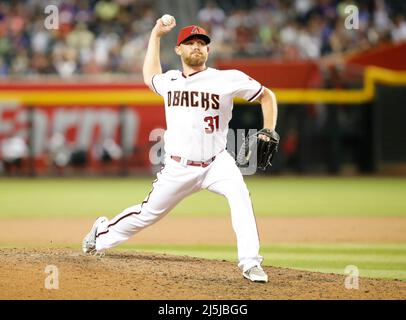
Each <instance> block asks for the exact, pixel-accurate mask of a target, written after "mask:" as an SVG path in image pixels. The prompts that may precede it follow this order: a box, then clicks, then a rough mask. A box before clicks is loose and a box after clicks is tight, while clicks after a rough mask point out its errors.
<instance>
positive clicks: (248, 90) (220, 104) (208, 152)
mask: <svg viewBox="0 0 406 320" xmlns="http://www.w3.org/2000/svg"><path fill="white" fill-rule="evenodd" d="M151 89H153V90H154V91H155V92H156V93H158V94H159V95H161V96H162V97H163V98H164V100H165V115H166V123H167V130H166V131H165V135H164V142H165V155H166V156H165V164H164V166H163V167H162V169H161V171H160V172H158V174H157V179H156V180H155V181H154V182H153V188H152V190H151V192H150V193H149V195H148V196H147V197H146V198H145V199H144V201H143V202H142V203H141V204H137V205H135V206H132V207H129V208H127V209H125V210H124V211H123V212H121V213H120V214H118V215H117V216H116V217H115V218H113V219H112V220H110V221H107V222H106V223H104V224H102V225H101V226H100V227H99V228H98V231H97V232H98V233H97V238H96V249H97V250H103V249H107V248H110V247H113V246H115V245H118V244H120V243H122V242H124V241H126V240H127V239H129V238H130V237H131V236H132V235H134V234H135V233H137V232H139V231H140V230H142V229H143V228H145V227H147V226H149V225H151V224H153V223H155V222H157V221H158V220H159V219H161V218H163V217H164V216H165V215H166V214H167V213H168V212H169V211H170V210H171V209H172V208H173V207H174V206H175V205H176V204H177V203H179V202H180V201H181V200H182V199H184V198H185V197H187V196H189V195H191V194H193V193H195V192H197V191H199V190H201V189H208V190H210V191H213V192H215V193H218V194H220V195H223V196H225V197H226V198H227V200H228V203H229V206H230V209H231V219H232V225H233V229H234V231H235V233H236V237H237V246H238V258H239V267H241V268H242V269H243V271H245V270H248V269H249V268H251V267H252V266H255V265H260V264H261V262H262V257H261V256H260V255H259V239H258V231H257V226H256V221H255V217H254V213H253V209H252V203H251V199H250V195H249V191H248V189H247V187H246V184H245V182H244V180H243V176H242V174H241V172H240V170H239V169H238V167H237V166H236V164H235V160H234V159H233V157H232V156H230V155H229V153H228V152H227V151H226V150H225V148H226V139H227V132H228V123H229V121H230V120H231V117H232V109H233V98H234V97H241V98H244V99H246V100H248V101H253V100H255V99H256V98H257V97H259V96H260V94H261V93H262V91H263V90H264V88H263V86H262V85H261V84H260V83H258V82H257V81H255V80H253V79H251V78H250V77H248V76H247V75H246V74H245V73H243V72H241V71H238V70H217V69H213V68H206V69H205V70H203V71H199V72H196V73H194V74H191V75H189V76H185V75H184V74H183V73H182V72H181V71H179V70H171V71H168V72H166V73H164V74H157V75H155V76H154V77H153V79H152V88H151Z"/></svg>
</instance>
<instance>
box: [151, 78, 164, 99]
mask: <svg viewBox="0 0 406 320" xmlns="http://www.w3.org/2000/svg"><path fill="white" fill-rule="evenodd" d="M165 79H166V74H165V73H158V74H156V75H154V76H153V77H152V80H151V84H152V89H153V90H154V91H155V92H156V93H158V94H159V95H160V96H162V97H163V96H164V95H165V86H166V85H165V83H166V80H165Z"/></svg>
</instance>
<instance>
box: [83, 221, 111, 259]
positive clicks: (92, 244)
mask: <svg viewBox="0 0 406 320" xmlns="http://www.w3.org/2000/svg"><path fill="white" fill-rule="evenodd" d="M107 220H108V219H107V218H106V217H98V218H97V219H96V221H95V222H94V223H93V226H92V229H90V232H89V233H88V234H87V235H86V237H84V238H83V241H82V250H83V253H85V254H91V255H92V254H95V253H97V251H96V234H97V228H98V227H99V226H100V224H101V223H103V222H106V221H107Z"/></svg>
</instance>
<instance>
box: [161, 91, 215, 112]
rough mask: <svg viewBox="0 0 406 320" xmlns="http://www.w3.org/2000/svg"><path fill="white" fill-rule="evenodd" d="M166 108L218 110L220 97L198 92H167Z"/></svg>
mask: <svg viewBox="0 0 406 320" xmlns="http://www.w3.org/2000/svg"><path fill="white" fill-rule="evenodd" d="M168 107H194V108H202V109H204V110H208V109H209V108H212V109H213V110H218V109H219V108H220V95H218V94H214V93H209V92H199V91H168Z"/></svg>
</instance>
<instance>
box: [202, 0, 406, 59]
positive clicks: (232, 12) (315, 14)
mask: <svg viewBox="0 0 406 320" xmlns="http://www.w3.org/2000/svg"><path fill="white" fill-rule="evenodd" d="M238 2H239V3H240V4H239V5H238V4H237V1H235V5H231V6H230V5H227V6H225V5H224V4H225V3H226V4H229V3H230V2H227V1H214V0H209V1H207V2H204V7H203V8H202V9H201V10H200V11H199V14H198V18H199V21H200V23H201V24H202V25H204V26H206V27H207V28H208V29H209V30H210V31H211V34H212V37H213V40H214V41H213V45H215V46H216V50H213V52H215V53H216V54H217V55H220V56H222V57H226V58H227V57H230V56H234V57H235V56H239V57H269V56H271V57H273V58H283V59H318V58H320V57H322V56H326V55H329V54H335V53H338V54H341V53H345V52H349V51H352V50H360V49H361V50H362V49H366V48H370V47H372V46H375V45H377V44H378V43H380V42H383V41H386V42H401V41H405V40H406V20H405V14H406V6H405V3H404V1H400V0H398V1H396V0H392V1H385V0H363V1H361V0H360V1H353V0H344V1H336V0H288V1H287V0H252V1H249V0H245V1H238ZM231 3H234V1H231ZM354 7H356V8H355V10H357V12H355V10H354ZM352 13H354V15H357V16H358V21H354V20H353V19H352V18H351V16H350V15H351V14H352ZM346 20H347V26H349V28H348V27H346ZM351 27H353V28H356V29H351Z"/></svg>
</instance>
